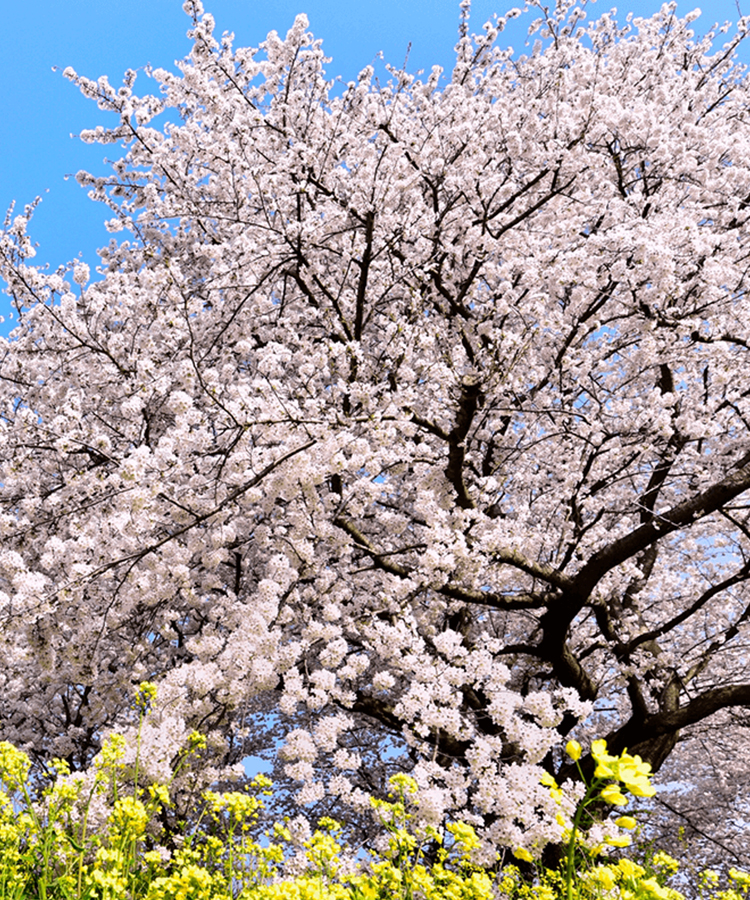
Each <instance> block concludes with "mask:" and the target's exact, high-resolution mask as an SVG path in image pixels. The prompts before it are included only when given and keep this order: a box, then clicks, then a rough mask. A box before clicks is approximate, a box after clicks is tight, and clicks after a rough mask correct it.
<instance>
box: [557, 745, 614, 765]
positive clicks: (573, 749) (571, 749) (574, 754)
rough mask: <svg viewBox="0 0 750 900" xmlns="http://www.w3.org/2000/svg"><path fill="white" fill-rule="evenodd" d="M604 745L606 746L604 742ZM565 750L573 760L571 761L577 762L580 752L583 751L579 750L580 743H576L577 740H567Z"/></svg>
mask: <svg viewBox="0 0 750 900" xmlns="http://www.w3.org/2000/svg"><path fill="white" fill-rule="evenodd" d="M594 743H596V741H594ZM604 746H605V747H606V743H605V744H604ZM565 752H566V753H567V754H568V756H569V757H570V758H571V759H572V760H573V762H577V761H578V760H579V759H580V758H581V753H582V752H583V751H582V750H581V745H580V744H579V743H578V741H568V743H567V744H566V745H565Z"/></svg>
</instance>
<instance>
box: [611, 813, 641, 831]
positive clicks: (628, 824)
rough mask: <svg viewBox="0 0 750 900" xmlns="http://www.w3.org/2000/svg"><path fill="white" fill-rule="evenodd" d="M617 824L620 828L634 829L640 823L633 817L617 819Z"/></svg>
mask: <svg viewBox="0 0 750 900" xmlns="http://www.w3.org/2000/svg"><path fill="white" fill-rule="evenodd" d="M615 823H616V824H617V825H619V826H620V828H629V829H633V828H635V827H636V826H637V825H638V822H636V820H635V819H634V818H633V817H632V816H620V818H619V819H615Z"/></svg>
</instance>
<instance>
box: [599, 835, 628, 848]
mask: <svg viewBox="0 0 750 900" xmlns="http://www.w3.org/2000/svg"><path fill="white" fill-rule="evenodd" d="M604 843H605V844H607V846H609V847H629V846H630V843H631V839H630V835H629V834H621V835H619V837H608V838H607V839H606V840H605V841H604Z"/></svg>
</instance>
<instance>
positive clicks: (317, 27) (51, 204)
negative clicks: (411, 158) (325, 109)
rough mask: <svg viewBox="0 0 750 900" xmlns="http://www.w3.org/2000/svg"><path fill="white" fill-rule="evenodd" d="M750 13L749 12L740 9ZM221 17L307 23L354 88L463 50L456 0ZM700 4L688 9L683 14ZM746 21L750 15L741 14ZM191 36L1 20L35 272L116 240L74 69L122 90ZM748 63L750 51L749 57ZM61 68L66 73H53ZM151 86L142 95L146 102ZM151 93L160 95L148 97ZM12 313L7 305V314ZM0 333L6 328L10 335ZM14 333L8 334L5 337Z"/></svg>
mask: <svg viewBox="0 0 750 900" xmlns="http://www.w3.org/2000/svg"><path fill="white" fill-rule="evenodd" d="M741 2H742V3H743V4H745V5H750V0H741ZM204 3H205V6H206V9H207V10H208V11H210V12H212V13H213V15H214V17H215V18H216V22H217V32H218V33H219V34H220V33H221V32H222V31H225V30H227V31H234V32H235V35H236V45H243V46H246V45H257V44H258V43H259V42H260V41H261V40H263V38H264V37H265V35H266V34H267V32H268V31H270V30H272V29H275V30H277V31H279V32H280V33H282V34H283V33H285V32H286V31H287V29H288V28H289V26H290V25H291V23H292V21H293V20H294V16H295V15H296V14H297V13H299V12H305V13H307V15H308V17H309V19H310V25H311V30H312V31H313V33H314V34H315V36H316V37H321V38H323V47H324V50H325V51H326V54H327V55H328V56H331V57H332V58H333V61H332V63H331V64H330V65H329V74H330V75H332V76H333V75H341V76H342V77H343V78H344V80H349V79H351V78H353V77H355V76H356V74H357V72H358V71H359V70H360V69H361V68H363V67H364V66H365V65H367V64H369V63H370V62H372V61H373V60H374V58H375V57H376V55H377V53H378V52H379V51H382V52H383V54H384V55H385V58H386V60H388V61H389V62H393V63H396V64H399V63H401V62H402V61H403V59H404V56H405V53H406V49H407V47H408V45H409V43H410V42H411V44H412V50H411V55H410V63H409V68H411V69H418V68H425V69H427V70H429V68H430V67H431V66H432V65H433V64H435V63H438V64H440V65H443V66H444V67H445V68H446V69H450V67H451V64H452V48H453V46H454V44H455V41H456V28H457V24H458V0H265V2H257V0H255V2H254V0H204ZM514 3H517V4H518V5H521V0H513V2H511V0H474V3H473V8H472V24H473V25H474V28H475V30H477V31H479V30H481V25H482V23H483V22H484V21H486V20H487V19H488V18H489V17H490V16H491V14H492V13H494V12H502V11H504V10H505V9H507V8H508V7H510V6H513V5H514ZM695 5H696V3H695V2H689V0H681V2H680V4H679V11H680V12H681V13H685V12H687V11H689V10H691V9H693V8H694V7H695ZM658 6H659V3H658V0H631V2H630V3H629V4H626V3H624V4H622V5H621V6H620V7H619V13H620V16H621V17H622V18H623V19H624V17H625V14H626V13H627V12H628V11H630V10H632V11H633V12H635V13H636V14H638V15H649V14H651V13H652V12H654V11H655V10H656V9H657V8H658ZM610 7H611V2H609V0H599V2H598V3H597V4H596V5H595V6H593V7H590V8H589V16H590V17H595V16H596V15H597V14H600V13H602V12H605V11H608V10H609V9H610ZM702 9H703V16H702V18H701V20H700V21H699V23H698V25H699V30H700V31H704V30H706V29H707V28H708V27H709V26H710V25H711V24H713V22H715V21H717V20H718V21H721V22H723V21H724V20H726V19H729V20H732V21H734V20H736V18H737V7H736V2H735V0H708V2H707V3H703V4H702ZM743 12H750V9H746V8H744V6H743ZM188 24H189V20H188V18H187V16H186V15H185V14H184V13H183V11H182V0H106V2H101V0H65V2H62V0H12V2H9V3H8V4H6V6H5V9H4V11H3V26H4V32H5V35H6V42H5V45H4V47H3V53H2V54H0V208H1V209H0V212H2V213H3V214H4V212H5V210H6V209H7V207H8V205H9V203H10V202H11V201H12V200H15V201H16V204H17V211H18V212H20V211H22V209H23V206H24V205H25V204H26V203H28V202H30V201H32V200H33V199H34V198H35V197H36V196H37V195H41V196H42V197H43V202H42V204H41V206H40V207H39V209H38V211H37V213H36V214H35V216H34V220H33V222H32V225H31V236H32V239H33V240H34V241H35V242H37V243H38V244H39V248H38V255H37V258H36V262H38V263H43V262H49V263H50V264H51V266H52V267H53V268H55V267H57V266H58V265H59V264H60V263H64V262H66V261H68V260H70V259H73V258H74V257H77V256H79V255H81V256H82V257H83V258H84V259H85V260H86V261H88V262H89V263H90V264H91V265H92V266H93V265H95V264H96V262H97V257H96V248H97V247H99V246H101V245H103V244H105V243H107V241H108V239H109V237H108V235H107V233H106V231H105V230H104V227H103V225H102V222H103V221H104V219H105V218H107V215H106V213H107V211H106V209H105V208H104V207H102V206H100V205H99V204H94V203H92V202H91V201H89V200H88V199H87V197H86V193H85V191H84V190H83V189H82V188H80V187H79V186H78V184H77V183H76V182H75V180H74V179H72V178H71V179H70V180H68V181H66V180H65V177H64V176H65V175H66V174H74V173H75V172H77V171H78V170H79V169H88V170H89V171H99V172H102V171H103V169H102V165H101V163H102V159H103V157H104V156H105V155H106V152H105V151H106V150H108V151H109V155H110V157H116V156H117V155H119V154H118V153H117V152H116V149H115V148H114V147H111V146H110V147H107V148H104V147H100V146H98V145H93V146H92V145H85V144H83V143H81V142H80V141H78V140H76V139H74V138H71V137H70V135H71V133H77V132H79V131H80V130H81V129H83V128H89V127H93V126H95V125H97V124H100V123H102V122H105V121H106V119H104V118H103V114H102V113H100V112H99V110H97V108H96V106H95V104H94V103H92V102H91V101H88V100H85V99H84V98H83V97H82V96H81V95H80V94H79V92H78V90H77V89H76V88H75V86H73V85H71V84H70V83H69V82H68V81H66V80H65V79H64V78H63V77H62V70H63V69H64V68H65V67H66V66H68V65H70V66H73V68H74V69H75V70H76V71H78V72H79V73H81V74H83V75H86V76H88V77H91V78H96V77H98V76H100V75H102V74H106V75H108V76H109V78H110V81H111V82H112V83H113V84H117V83H119V82H120V79H121V76H122V73H123V72H124V70H125V69H127V68H135V69H137V68H139V67H142V66H144V65H146V64H147V63H151V64H152V65H154V66H162V67H165V68H170V67H172V66H173V62H174V60H175V59H177V58H181V57H183V56H185V55H186V54H187V52H188V50H189V47H190V44H189V41H188V39H187V37H186V35H185V32H186V30H187V27H188ZM524 40H525V33H524V32H523V31H520V30H519V29H516V30H515V31H509V32H506V34H505V40H504V43H505V44H506V45H507V44H511V45H513V46H514V48H515V49H516V51H517V52H521V51H522V48H523V43H524ZM748 43H750V42H748ZM743 56H744V58H745V59H746V60H747V61H749V62H750V48H746V49H745V51H744V53H743ZM53 66H58V67H59V69H58V71H57V72H54V71H52V67H53ZM146 84H147V82H146V81H145V79H143V80H140V81H139V83H138V85H137V87H140V88H141V90H143V91H146V90H147V88H146ZM148 89H150V88H148ZM6 308H7V302H6V301H5V299H0V313H1V312H3V311H4V310H5V309H6ZM0 327H1V326H0ZM7 328H8V325H7V324H6V326H4V330H7Z"/></svg>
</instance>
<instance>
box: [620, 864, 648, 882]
mask: <svg viewBox="0 0 750 900" xmlns="http://www.w3.org/2000/svg"><path fill="white" fill-rule="evenodd" d="M617 865H618V866H619V869H620V871H621V872H622V874H623V875H624V876H625V877H626V878H638V877H639V876H641V875H645V874H646V870H645V869H644V868H643V866H639V865H638V863H634V862H633V861H632V860H630V859H621V860H620V861H619V862H618V864H617Z"/></svg>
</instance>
